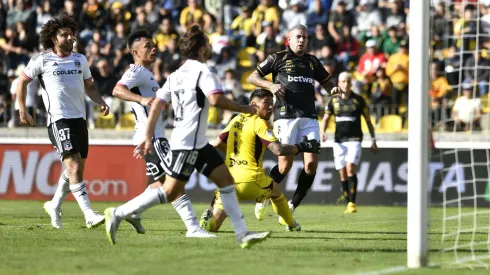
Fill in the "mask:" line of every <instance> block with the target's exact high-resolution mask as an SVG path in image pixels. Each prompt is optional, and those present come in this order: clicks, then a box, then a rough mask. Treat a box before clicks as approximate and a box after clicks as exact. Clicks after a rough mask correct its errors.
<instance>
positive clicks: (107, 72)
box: [87, 58, 121, 115]
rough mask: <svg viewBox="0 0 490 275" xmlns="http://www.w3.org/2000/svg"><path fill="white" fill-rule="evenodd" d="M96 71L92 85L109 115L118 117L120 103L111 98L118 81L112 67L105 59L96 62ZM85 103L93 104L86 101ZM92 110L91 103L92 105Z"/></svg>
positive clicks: (116, 99)
mask: <svg viewBox="0 0 490 275" xmlns="http://www.w3.org/2000/svg"><path fill="white" fill-rule="evenodd" d="M96 67H97V70H96V72H95V73H94V83H95V85H96V87H97V90H99V93H100V95H101V96H102V98H103V99H104V101H105V102H106V103H107V105H108V106H109V107H110V110H111V113H113V114H115V115H118V114H119V113H118V111H120V105H121V101H120V100H119V99H118V98H115V97H113V96H112V90H113V89H114V87H115V86H116V83H117V81H118V80H119V79H118V78H117V77H116V76H115V75H114V71H113V68H112V66H110V64H109V61H108V60H107V59H105V58H102V59H100V60H99V61H97V65H96ZM87 102H93V101H91V100H87ZM92 109H93V103H92Z"/></svg>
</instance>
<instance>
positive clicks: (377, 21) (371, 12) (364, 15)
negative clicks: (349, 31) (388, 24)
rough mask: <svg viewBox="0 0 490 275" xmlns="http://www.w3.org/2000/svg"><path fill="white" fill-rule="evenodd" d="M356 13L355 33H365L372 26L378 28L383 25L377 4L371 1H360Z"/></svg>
mask: <svg viewBox="0 0 490 275" xmlns="http://www.w3.org/2000/svg"><path fill="white" fill-rule="evenodd" d="M356 11H357V13H356V15H357V16H356V17H357V18H356V21H357V26H356V33H362V32H367V31H369V29H370V28H371V27H372V26H380V25H381V24H382V23H383V20H382V18H381V12H380V11H379V9H378V7H377V3H376V2H373V1H372V0H361V1H360V2H359V6H357V7H356Z"/></svg>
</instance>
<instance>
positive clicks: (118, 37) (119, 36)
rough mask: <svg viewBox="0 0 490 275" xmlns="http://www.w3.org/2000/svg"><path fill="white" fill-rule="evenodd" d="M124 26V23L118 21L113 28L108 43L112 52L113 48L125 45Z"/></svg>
mask: <svg viewBox="0 0 490 275" xmlns="http://www.w3.org/2000/svg"><path fill="white" fill-rule="evenodd" d="M126 30H127V29H126V27H125V26H124V23H122V22H119V23H117V24H116V27H115V29H114V31H115V33H114V35H113V36H112V37H111V41H110V43H109V45H110V51H111V52H112V51H113V50H115V49H118V48H120V47H121V46H122V47H126Z"/></svg>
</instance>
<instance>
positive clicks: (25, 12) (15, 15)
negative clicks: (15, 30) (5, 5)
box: [7, 0, 36, 29]
mask: <svg viewBox="0 0 490 275" xmlns="http://www.w3.org/2000/svg"><path fill="white" fill-rule="evenodd" d="M25 4H26V3H25V2H24V0H17V1H15V8H14V9H12V10H9V11H8V13H7V26H14V25H15V24H16V23H17V22H24V23H25V24H26V25H27V26H28V28H29V29H35V28H36V13H35V12H34V9H30V8H29V9H28V8H26V5H25Z"/></svg>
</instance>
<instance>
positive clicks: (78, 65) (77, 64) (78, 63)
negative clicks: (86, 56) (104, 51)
mask: <svg viewBox="0 0 490 275" xmlns="http://www.w3.org/2000/svg"><path fill="white" fill-rule="evenodd" d="M75 66H77V67H78V68H80V66H82V64H81V63H80V61H78V60H75Z"/></svg>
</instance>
